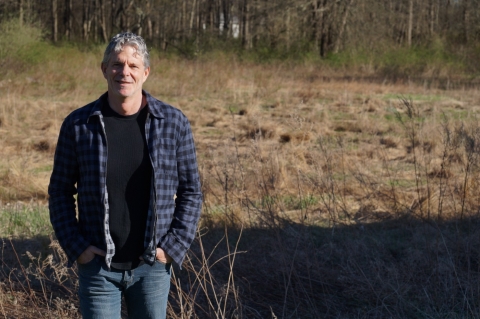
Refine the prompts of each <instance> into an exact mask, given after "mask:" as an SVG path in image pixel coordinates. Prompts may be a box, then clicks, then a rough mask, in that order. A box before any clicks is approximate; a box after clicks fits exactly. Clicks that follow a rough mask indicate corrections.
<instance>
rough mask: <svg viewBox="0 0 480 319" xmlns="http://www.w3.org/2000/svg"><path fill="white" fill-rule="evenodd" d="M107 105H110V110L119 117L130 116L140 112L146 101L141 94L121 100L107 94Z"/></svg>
mask: <svg viewBox="0 0 480 319" xmlns="http://www.w3.org/2000/svg"><path fill="white" fill-rule="evenodd" d="M108 104H110V107H111V108H112V110H114V111H115V112H117V113H118V114H120V115H132V114H135V113H137V112H138V111H139V110H141V109H142V108H143V107H144V106H145V105H146V104H147V100H146V99H145V97H144V96H143V94H140V96H132V97H127V98H123V99H115V98H114V97H113V94H109V95H108Z"/></svg>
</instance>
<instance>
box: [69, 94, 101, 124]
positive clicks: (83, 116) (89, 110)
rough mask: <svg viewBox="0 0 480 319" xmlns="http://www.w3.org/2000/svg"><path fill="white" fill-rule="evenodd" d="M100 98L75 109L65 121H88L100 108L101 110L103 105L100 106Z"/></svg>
mask: <svg viewBox="0 0 480 319" xmlns="http://www.w3.org/2000/svg"><path fill="white" fill-rule="evenodd" d="M99 102H100V99H97V100H95V101H92V102H90V103H88V104H86V105H84V106H82V107H79V108H78V109H75V110H73V111H72V112H71V113H70V114H69V115H67V117H66V118H65V121H69V122H78V121H87V120H88V118H89V117H90V116H91V115H92V114H93V113H94V112H95V111H96V110H97V109H98V110H100V109H101V107H100V106H99Z"/></svg>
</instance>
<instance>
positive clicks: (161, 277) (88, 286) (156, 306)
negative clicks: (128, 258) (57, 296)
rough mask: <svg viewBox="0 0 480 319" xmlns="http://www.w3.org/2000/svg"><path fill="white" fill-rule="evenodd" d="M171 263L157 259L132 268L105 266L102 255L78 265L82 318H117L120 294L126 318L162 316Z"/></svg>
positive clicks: (165, 312) (164, 313) (147, 318)
mask: <svg viewBox="0 0 480 319" xmlns="http://www.w3.org/2000/svg"><path fill="white" fill-rule="evenodd" d="M170 268H171V264H162V263H161V262H159V261H158V260H157V261H156V262H155V264H154V265H153V266H150V265H148V264H142V265H140V266H138V267H137V268H135V269H133V270H116V269H113V268H111V269H110V270H108V268H107V265H106V264H105V261H104V259H103V257H100V256H96V257H95V258H94V259H93V260H92V261H90V262H88V263H86V264H83V265H82V264H79V265H78V281H79V289H78V295H79V297H80V311H81V312H82V316H83V318H84V319H120V316H121V305H122V302H121V301H122V295H123V296H124V297H125V302H126V305H127V310H128V318H130V319H140V318H141V319H165V318H166V314H167V300H168V293H169V291H170V275H171V271H170Z"/></svg>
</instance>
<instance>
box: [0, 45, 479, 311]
mask: <svg viewBox="0 0 480 319" xmlns="http://www.w3.org/2000/svg"><path fill="white" fill-rule="evenodd" d="M67 53H68V56H67V55H65V56H62V55H61V54H58V55H56V56H55V58H54V59H51V60H49V61H48V62H47V63H44V64H42V65H38V66H35V67H32V68H24V69H21V71H20V72H7V74H6V75H5V76H3V77H2V79H1V80H0V92H1V93H2V94H0V150H1V156H0V238H2V242H3V246H2V248H1V250H0V256H1V258H2V259H1V260H2V262H1V266H0V271H1V272H0V278H1V281H0V318H33V317H38V313H42V317H45V318H66V319H68V318H79V314H78V311H77V306H78V305H77V299H76V296H75V284H76V283H75V276H76V274H75V269H66V268H65V267H64V263H63V261H64V259H63V258H64V257H63V256H62V254H61V252H60V251H59V249H58V247H57V246H56V244H55V241H54V239H53V238H51V236H52V233H51V228H50V226H49V224H48V213H47V210H46V206H45V205H46V201H47V185H48V179H49V176H50V172H51V168H52V158H53V154H54V149H55V144H56V139H57V134H58V130H59V126H60V124H61V122H62V120H63V118H64V117H65V116H66V115H67V114H68V113H69V112H71V111H72V110H74V109H75V108H78V107H80V106H82V105H85V104H86V103H88V102H90V101H92V100H93V99H96V98H97V97H98V96H100V94H102V93H103V92H104V90H105V89H106V84H105V83H104V80H103V78H102V75H101V73H100V69H99V60H100V53H98V52H97V53H92V52H77V51H74V50H72V51H71V52H67ZM67 53H66V54H67ZM152 65H153V69H152V73H151V75H150V78H149V79H148V81H147V83H146V89H147V90H148V91H149V92H150V93H152V94H153V95H154V96H156V97H158V98H159V99H161V100H163V101H165V102H168V103H170V104H172V105H175V106H177V107H178V108H180V109H181V110H182V111H183V112H184V113H185V114H186V115H187V116H188V118H189V119H190V121H191V124H192V128H193V131H194V136H195V139H196V145H197V154H198V159H199V166H200V171H201V177H202V187H203V192H204V210H203V216H202V221H201V225H200V228H199V233H198V239H197V240H196V241H195V243H194V245H193V246H192V250H191V252H190V254H189V257H188V259H187V263H186V265H185V267H184V269H183V270H181V271H180V270H179V269H175V276H174V278H173V280H172V286H173V288H172V293H171V300H170V301H171V302H170V309H169V313H170V316H171V318H479V317H480V303H479V300H480V274H479V270H480V268H479V267H480V263H479V257H480V246H479V235H480V223H479V220H478V218H479V216H480V215H479V209H480V196H479V195H480V194H479V187H478V186H479V185H478V184H479V181H480V179H479V175H480V125H479V122H478V121H479V119H478V118H477V116H478V115H479V112H480V91H479V90H478V89H477V88H468V89H466V88H464V87H462V86H461V85H457V86H455V85H453V84H452V85H451V86H449V88H448V89H446V88H445V87H443V88H440V87H435V86H434V85H433V86H432V85H429V83H428V82H427V81H424V82H421V81H417V82H416V83H414V82H409V81H408V80H399V81H397V82H395V83H393V82H392V81H388V80H387V79H382V78H378V77H377V78H375V74H368V75H372V76H371V77H370V80H369V81H366V80H355V78H353V77H348V78H347V77H346V76H347V75H349V76H350V75H351V74H349V73H348V72H347V71H341V70H330V69H328V68H326V67H319V66H318V65H315V64H313V63H312V64H309V63H304V64H300V63H296V64H293V63H286V62H285V63H280V62H279V63H270V64H254V63H251V62H246V61H240V60H238V59H235V58H232V57H226V56H222V55H217V56H215V57H209V58H206V59H202V58H199V59H197V60H182V59H179V58H173V57H172V58H168V59H166V58H158V57H155V58H154V59H153V61H152ZM357 73H359V74H361V73H360V71H358V72H357ZM43 314H44V315H43Z"/></svg>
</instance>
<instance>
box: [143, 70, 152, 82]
mask: <svg viewBox="0 0 480 319" xmlns="http://www.w3.org/2000/svg"><path fill="white" fill-rule="evenodd" d="M143 72H144V73H143V75H144V77H143V82H145V81H146V80H147V78H148V75H149V74H150V67H148V68H145V70H144V71H143Z"/></svg>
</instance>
